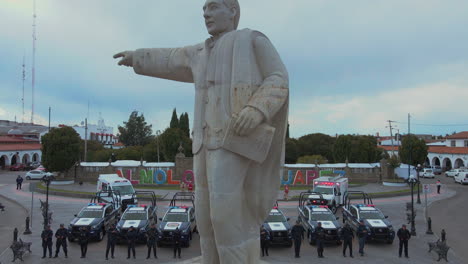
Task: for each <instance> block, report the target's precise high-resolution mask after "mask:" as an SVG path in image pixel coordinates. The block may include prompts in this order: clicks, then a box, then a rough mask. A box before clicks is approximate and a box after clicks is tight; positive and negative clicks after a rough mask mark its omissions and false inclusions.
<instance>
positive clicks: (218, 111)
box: [114, 0, 289, 264]
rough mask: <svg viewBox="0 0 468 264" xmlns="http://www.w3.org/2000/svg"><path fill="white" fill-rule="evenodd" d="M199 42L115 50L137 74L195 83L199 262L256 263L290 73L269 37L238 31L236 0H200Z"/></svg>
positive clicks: (273, 191) (280, 148) (278, 162)
mask: <svg viewBox="0 0 468 264" xmlns="http://www.w3.org/2000/svg"><path fill="white" fill-rule="evenodd" d="M203 12H204V13H203V16H204V19H205V25H206V28H207V30H208V33H209V34H210V35H211V37H210V38H208V39H207V40H206V41H204V42H202V43H200V44H196V45H192V46H185V47H181V48H150V49H138V50H135V51H124V52H120V53H118V54H116V55H114V58H121V60H120V61H119V62H118V64H119V65H125V66H129V67H133V69H134V71H135V72H136V73H137V74H142V75H147V76H152V77H157V78H163V79H169V80H175V81H180V82H188V83H194V84H195V110H194V124H193V130H192V131H193V132H192V137H193V147H192V151H193V154H194V173H195V187H196V193H195V208H196V219H197V227H198V231H199V234H200V240H201V241H200V244H201V251H202V262H203V263H209V264H211V263H213V264H218V263H221V264H226V263H233V264H238V263H259V262H260V260H259V256H260V254H259V252H260V242H259V232H260V226H261V224H262V223H263V221H264V220H265V219H266V217H267V216H268V213H269V211H270V210H271V208H272V207H273V205H274V203H275V200H276V196H277V191H278V188H279V185H280V176H281V168H282V165H283V161H284V139H285V134H286V124H287V113H288V101H289V79H288V73H287V71H286V68H285V66H284V65H283V62H282V61H281V58H280V56H279V54H278V53H277V51H276V50H275V48H274V46H273V45H272V43H271V42H270V41H269V40H268V38H267V37H266V36H265V35H263V34H262V33H260V32H258V31H253V30H250V29H242V30H237V26H238V24H239V18H240V6H239V3H238V1H237V0H206V2H205V5H204V6H203Z"/></svg>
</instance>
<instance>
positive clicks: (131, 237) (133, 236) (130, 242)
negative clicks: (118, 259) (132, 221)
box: [127, 226, 138, 259]
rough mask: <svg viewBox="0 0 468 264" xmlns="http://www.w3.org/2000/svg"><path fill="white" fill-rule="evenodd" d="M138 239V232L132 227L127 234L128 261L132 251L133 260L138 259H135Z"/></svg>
mask: <svg viewBox="0 0 468 264" xmlns="http://www.w3.org/2000/svg"><path fill="white" fill-rule="evenodd" d="M137 237H138V234H137V231H136V230H135V228H134V227H133V226H131V227H130V228H129V229H128V232H127V251H128V254H127V259H129V258H130V250H131V251H132V253H133V258H136V257H135V243H136V240H137Z"/></svg>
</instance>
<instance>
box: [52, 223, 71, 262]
mask: <svg viewBox="0 0 468 264" xmlns="http://www.w3.org/2000/svg"><path fill="white" fill-rule="evenodd" d="M55 237H56V238H57V241H56V242H55V256H54V258H57V257H58V253H59V252H60V247H62V248H63V253H65V258H68V250H67V237H68V230H67V229H66V228H65V227H64V225H63V224H60V228H59V229H57V231H56V232H55Z"/></svg>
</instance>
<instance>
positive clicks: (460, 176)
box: [453, 172, 468, 184]
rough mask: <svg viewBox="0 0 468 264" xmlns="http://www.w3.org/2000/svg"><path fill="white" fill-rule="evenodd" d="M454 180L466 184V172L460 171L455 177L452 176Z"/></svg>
mask: <svg viewBox="0 0 468 264" xmlns="http://www.w3.org/2000/svg"><path fill="white" fill-rule="evenodd" d="M453 180H454V181H455V182H458V183H460V184H468V172H460V173H458V174H457V175H456V176H455V177H453Z"/></svg>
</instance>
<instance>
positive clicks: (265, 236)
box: [260, 226, 270, 257]
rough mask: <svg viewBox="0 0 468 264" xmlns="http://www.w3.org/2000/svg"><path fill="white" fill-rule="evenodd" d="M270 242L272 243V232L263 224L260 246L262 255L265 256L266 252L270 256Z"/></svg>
mask: <svg viewBox="0 0 468 264" xmlns="http://www.w3.org/2000/svg"><path fill="white" fill-rule="evenodd" d="M269 244H270V234H269V233H268V231H267V230H266V229H265V227H263V226H262V227H261V228H260V248H261V249H262V257H264V256H265V254H266V255H267V256H268V247H269Z"/></svg>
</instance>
